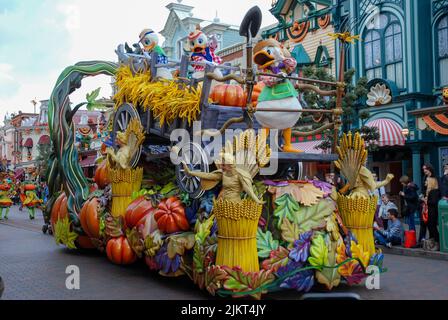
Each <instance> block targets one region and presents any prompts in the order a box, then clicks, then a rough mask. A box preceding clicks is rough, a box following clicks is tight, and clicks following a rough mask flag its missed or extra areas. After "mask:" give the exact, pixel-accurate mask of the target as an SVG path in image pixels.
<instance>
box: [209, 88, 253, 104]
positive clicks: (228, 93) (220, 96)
mask: <svg viewBox="0 0 448 320" xmlns="http://www.w3.org/2000/svg"><path fill="white" fill-rule="evenodd" d="M210 99H212V101H213V103H215V104H218V105H221V106H232V107H245V106H246V94H245V93H244V90H243V88H242V87H241V86H240V85H233V84H220V85H217V86H216V87H214V88H213V90H212V92H211V94H210Z"/></svg>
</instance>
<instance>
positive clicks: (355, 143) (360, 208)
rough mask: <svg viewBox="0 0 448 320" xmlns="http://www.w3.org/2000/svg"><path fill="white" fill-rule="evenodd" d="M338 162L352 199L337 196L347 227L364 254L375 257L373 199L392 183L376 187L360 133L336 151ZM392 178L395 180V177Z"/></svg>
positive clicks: (347, 139)
mask: <svg viewBox="0 0 448 320" xmlns="http://www.w3.org/2000/svg"><path fill="white" fill-rule="evenodd" d="M337 153H338V155H339V159H338V160H337V161H335V166H336V167H337V168H338V169H339V170H340V171H341V173H342V175H343V176H344V177H345V178H346V179H347V181H348V186H349V189H350V193H349V195H347V196H345V195H342V194H338V197H337V203H338V207H339V212H340V214H341V218H342V220H343V223H344V224H345V226H346V227H347V228H348V229H349V230H350V231H351V232H352V233H353V234H354V235H355V236H356V238H357V240H358V243H359V244H360V245H361V246H362V247H363V249H364V251H367V252H369V253H370V255H374V254H375V243H374V237H373V221H374V218H375V212H376V206H377V203H378V198H377V197H375V196H372V193H373V192H374V191H375V189H377V188H379V187H381V186H385V185H387V184H388V183H389V182H390V181H389V180H386V181H384V182H382V183H376V182H375V180H374V179H373V175H372V173H371V172H370V171H369V170H368V169H367V168H366V167H365V165H366V161H367V156H368V152H367V150H366V144H365V141H364V139H363V138H362V137H361V135H360V134H359V133H356V134H355V135H352V133H351V132H350V133H349V134H348V135H347V134H345V133H344V134H343V136H342V139H341V141H340V146H339V147H338V148H337ZM392 178H393V176H392Z"/></svg>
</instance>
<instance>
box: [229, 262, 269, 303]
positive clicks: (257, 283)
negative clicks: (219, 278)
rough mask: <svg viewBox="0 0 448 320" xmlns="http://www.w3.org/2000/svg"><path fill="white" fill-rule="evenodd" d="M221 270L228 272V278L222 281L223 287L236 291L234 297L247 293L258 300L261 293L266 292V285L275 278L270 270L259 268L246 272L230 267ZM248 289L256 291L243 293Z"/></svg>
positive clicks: (248, 290)
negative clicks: (253, 271)
mask: <svg viewBox="0 0 448 320" xmlns="http://www.w3.org/2000/svg"><path fill="white" fill-rule="evenodd" d="M223 270H225V271H226V273H227V274H228V278H227V280H226V281H225V282H224V289H226V290H229V291H232V292H234V293H237V294H235V295H234V297H235V298H241V297H244V296H248V295H249V296H251V297H253V298H254V299H257V300H259V299H261V296H262V295H263V294H265V293H267V289H265V288H266V286H267V285H269V284H271V283H272V282H274V280H275V276H274V274H273V273H272V271H270V270H269V271H266V270H261V271H260V272H257V273H246V272H243V271H242V270H241V269H239V268H234V269H230V268H229V267H223ZM250 291H256V293H251V294H249V293H248V294H244V293H245V292H250ZM238 293H241V294H238Z"/></svg>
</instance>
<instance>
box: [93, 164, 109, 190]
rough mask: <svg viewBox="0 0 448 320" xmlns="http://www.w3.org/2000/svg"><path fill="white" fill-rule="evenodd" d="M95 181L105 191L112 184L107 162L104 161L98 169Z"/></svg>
mask: <svg viewBox="0 0 448 320" xmlns="http://www.w3.org/2000/svg"><path fill="white" fill-rule="evenodd" d="M94 181H95V183H96V184H97V185H98V187H99V188H100V189H105V188H106V187H107V186H108V185H109V184H110V180H109V168H108V166H107V161H103V162H102V163H101V164H100V165H99V166H98V168H97V169H96V171H95V177H94Z"/></svg>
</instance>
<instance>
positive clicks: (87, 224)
mask: <svg viewBox="0 0 448 320" xmlns="http://www.w3.org/2000/svg"><path fill="white" fill-rule="evenodd" d="M99 210H100V201H99V199H98V198H93V199H91V200H87V202H86V203H85V204H84V206H83V207H82V209H81V213H80V214H79V220H80V221H81V226H82V229H83V230H84V232H85V233H86V234H87V236H88V237H89V238H90V239H99V237H100V219H99Z"/></svg>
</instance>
